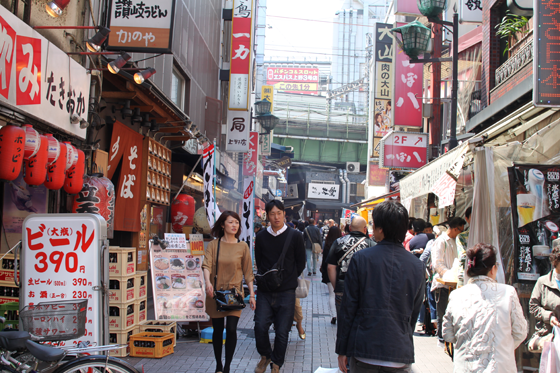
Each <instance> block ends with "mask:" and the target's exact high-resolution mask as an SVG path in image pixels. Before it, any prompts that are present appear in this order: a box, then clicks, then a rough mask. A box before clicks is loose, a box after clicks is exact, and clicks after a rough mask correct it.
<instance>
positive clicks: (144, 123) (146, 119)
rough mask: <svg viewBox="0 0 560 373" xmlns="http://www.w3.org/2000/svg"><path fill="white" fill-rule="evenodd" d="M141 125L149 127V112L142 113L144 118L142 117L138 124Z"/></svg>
mask: <svg viewBox="0 0 560 373" xmlns="http://www.w3.org/2000/svg"><path fill="white" fill-rule="evenodd" d="M140 125H141V126H142V127H150V126H151V123H150V114H144V119H142V124H140Z"/></svg>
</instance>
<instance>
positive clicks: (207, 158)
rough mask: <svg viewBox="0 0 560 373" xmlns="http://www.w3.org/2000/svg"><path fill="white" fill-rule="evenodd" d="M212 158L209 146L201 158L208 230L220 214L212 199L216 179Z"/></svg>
mask: <svg viewBox="0 0 560 373" xmlns="http://www.w3.org/2000/svg"><path fill="white" fill-rule="evenodd" d="M214 156H215V154H214V145H210V146H208V147H207V148H206V149H204V153H203V156H202V157H203V165H204V167H203V169H204V176H203V177H204V207H205V209H206V219H208V224H209V225H210V228H212V227H213V226H214V223H215V222H216V220H218V218H219V217H220V215H221V214H222V213H221V212H220V209H219V208H218V206H217V205H216V200H215V199H214V198H215V196H214V178H215V177H216V175H215V167H214V161H215V160H214Z"/></svg>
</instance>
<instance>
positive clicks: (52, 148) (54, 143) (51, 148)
mask: <svg viewBox="0 0 560 373" xmlns="http://www.w3.org/2000/svg"><path fill="white" fill-rule="evenodd" d="M47 142H48V143H49V145H48V147H47V165H50V164H52V163H53V162H54V161H56V160H57V159H58V156H59V155H60V144H59V142H58V140H57V139H55V138H54V136H53V135H52V134H50V133H47Z"/></svg>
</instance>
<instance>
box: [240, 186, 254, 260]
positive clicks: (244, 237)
mask: <svg viewBox="0 0 560 373" xmlns="http://www.w3.org/2000/svg"><path fill="white" fill-rule="evenodd" d="M254 186H255V178H254V177H253V176H245V177H244V178H243V210H242V212H241V235H240V236H239V239H240V240H241V241H245V242H247V245H248V246H249V248H250V249H251V256H252V255H253V234H254V232H253V215H254V210H255V193H254V190H255V188H254Z"/></svg>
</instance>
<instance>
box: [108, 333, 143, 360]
mask: <svg viewBox="0 0 560 373" xmlns="http://www.w3.org/2000/svg"><path fill="white" fill-rule="evenodd" d="M136 332H137V327H136V326H133V327H131V328H128V329H126V330H123V331H117V330H111V331H109V344H119V345H124V344H125V345H127V346H126V348H121V349H119V350H109V356H114V357H125V356H128V354H129V353H130V345H129V344H128V341H129V340H130V337H132V336H133V335H134V334H136Z"/></svg>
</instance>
